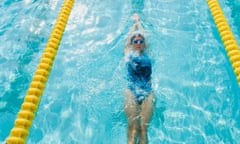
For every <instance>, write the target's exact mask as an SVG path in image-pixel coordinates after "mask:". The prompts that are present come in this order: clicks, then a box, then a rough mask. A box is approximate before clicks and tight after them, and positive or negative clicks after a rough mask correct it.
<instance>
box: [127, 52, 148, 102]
mask: <svg viewBox="0 0 240 144" xmlns="http://www.w3.org/2000/svg"><path fill="white" fill-rule="evenodd" d="M126 65H127V71H128V74H127V80H128V88H129V89H130V90H131V91H132V92H133V94H134V95H135V98H136V102H137V103H138V104H141V103H142V102H143V101H144V100H145V99H146V98H147V96H148V95H149V94H150V93H151V91H152V87H151V74H152V64H151V60H150V59H149V57H148V56H147V54H145V53H143V54H142V55H138V54H134V52H131V53H130V55H129V57H128V61H127V62H126Z"/></svg>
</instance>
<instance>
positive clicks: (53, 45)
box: [6, 0, 74, 144]
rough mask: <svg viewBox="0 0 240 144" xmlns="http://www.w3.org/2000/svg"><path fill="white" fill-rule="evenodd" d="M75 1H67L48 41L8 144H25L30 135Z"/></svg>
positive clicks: (7, 140)
mask: <svg viewBox="0 0 240 144" xmlns="http://www.w3.org/2000/svg"><path fill="white" fill-rule="evenodd" d="M73 4H74V0H65V2H64V3H63V6H62V8H61V11H60V14H59V16H58V18H57V20H56V22H55V25H54V28H53V30H52V33H51V35H50V38H49V40H48V43H47V45H46V47H45V49H44V52H43V54H42V57H41V60H40V63H39V64H38V66H37V70H36V71H35V75H34V76H33V78H32V82H31V84H30V86H29V89H28V91H27V94H26V96H25V98H24V102H23V104H22V106H21V109H20V111H19V112H18V115H17V118H16V120H15V122H14V127H13V128H12V130H11V132H10V134H9V137H8V138H7V139H6V143H7V144H25V143H26V140H27V137H28V135H29V129H30V127H31V126H32V121H33V119H34V117H35V112H36V111H37V109H38V105H39V103H40V99H41V96H42V94H43V91H44V88H45V84H46V82H47V80H48V76H49V74H50V71H51V68H52V64H53V62H54V59H55V56H56V54H57V50H58V46H59V44H60V41H61V39H62V35H63V32H64V30H65V27H66V24H67V21H68V17H69V15H70V13H71V10H72V7H73Z"/></svg>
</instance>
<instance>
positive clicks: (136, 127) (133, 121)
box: [124, 14, 154, 144]
mask: <svg viewBox="0 0 240 144" xmlns="http://www.w3.org/2000/svg"><path fill="white" fill-rule="evenodd" d="M132 18H133V20H134V21H135V23H134V24H133V26H132V28H131V30H130V32H129V34H128V40H127V43H126V46H125V49H124V55H125V63H126V67H127V81H128V88H127V89H126V91H125V106H124V111H125V114H126V116H127V119H128V134H127V136H128V144H135V143H136V142H137V141H139V143H140V144H147V143H148V138H147V127H148V124H149V121H150V119H151V117H152V113H153V97H154V96H153V92H152V87H151V74H152V64H151V60H150V58H149V57H148V55H147V46H146V39H145V37H144V31H143V28H142V26H141V24H140V19H139V16H138V14H134V15H133V17H132Z"/></svg>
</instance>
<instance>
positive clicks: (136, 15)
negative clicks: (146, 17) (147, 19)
mask: <svg viewBox="0 0 240 144" xmlns="http://www.w3.org/2000/svg"><path fill="white" fill-rule="evenodd" d="M132 19H133V20H134V21H135V22H136V23H137V22H139V21H140V17H139V15H138V14H137V13H135V14H133V16H132Z"/></svg>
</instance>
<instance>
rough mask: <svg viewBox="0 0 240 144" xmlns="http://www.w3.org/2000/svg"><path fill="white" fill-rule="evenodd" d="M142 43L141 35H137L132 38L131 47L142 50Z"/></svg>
mask: <svg viewBox="0 0 240 144" xmlns="http://www.w3.org/2000/svg"><path fill="white" fill-rule="evenodd" d="M144 43H145V41H144V39H143V38H142V37H141V36H137V37H135V38H134V39H133V40H132V47H133V49H134V50H138V51H142V50H143V47H144Z"/></svg>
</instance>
